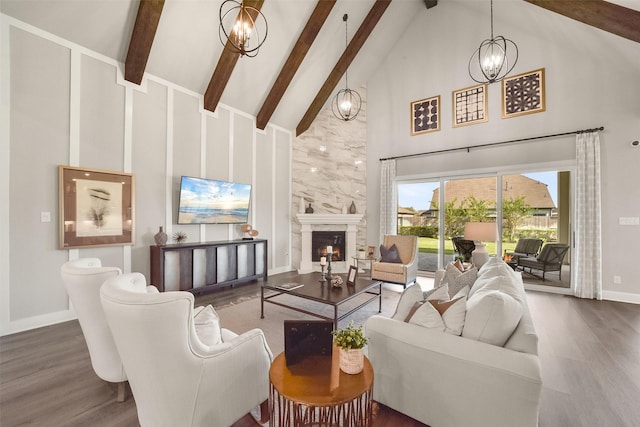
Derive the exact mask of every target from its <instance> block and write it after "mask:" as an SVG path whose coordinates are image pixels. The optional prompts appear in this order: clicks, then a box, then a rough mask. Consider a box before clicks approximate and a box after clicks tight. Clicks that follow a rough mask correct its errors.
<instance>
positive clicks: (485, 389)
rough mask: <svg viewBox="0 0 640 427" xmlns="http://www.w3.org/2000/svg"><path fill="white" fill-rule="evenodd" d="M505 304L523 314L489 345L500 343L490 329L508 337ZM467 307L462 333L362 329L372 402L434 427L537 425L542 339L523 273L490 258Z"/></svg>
mask: <svg viewBox="0 0 640 427" xmlns="http://www.w3.org/2000/svg"><path fill="white" fill-rule="evenodd" d="M413 286H418V285H413ZM409 292H410V288H407V290H406V291H405V294H408V293H409ZM414 293H415V292H414ZM403 297H404V294H403ZM502 301H507V302H509V301H511V303H512V306H511V308H512V309H513V308H514V306H513V301H516V303H515V308H516V309H517V312H518V313H521V315H520V317H519V321H518V320H516V321H515V323H514V321H513V319H511V320H510V321H504V322H502V323H504V324H506V323H511V324H512V325H517V326H511V327H510V328H511V329H510V331H511V333H510V335H505V336H506V337H508V339H507V340H506V343H505V344H504V346H501V345H496V344H490V343H488V342H484V341H489V342H491V341H492V340H494V339H495V334H494V336H492V333H491V332H490V330H491V329H494V330H496V329H497V330H499V331H498V334H499V333H502V334H503V335H504V334H505V330H500V329H501V328H502V326H503V325H501V324H500V320H499V319H500V318H501V314H500V311H501V307H503V306H502V303H501V302H502ZM482 305H484V307H485V309H483V310H480V309H479V308H478V307H480V306H482ZM507 305H508V304H507ZM487 307H494V308H493V309H491V308H490V309H489V310H486V308H487ZM466 310H467V311H466V318H465V324H464V327H463V332H462V336H456V335H452V334H449V333H444V332H442V331H441V330H436V329H428V328H425V327H423V326H419V325H415V324H412V323H407V322H405V321H404V319H400V318H395V319H394V318H386V317H383V316H380V315H376V316H372V317H371V318H369V319H368V320H367V322H366V324H365V331H366V335H367V337H368V339H369V344H368V356H369V359H370V360H371V363H372V365H373V368H374V373H375V383H374V390H373V398H374V400H376V401H378V402H380V403H382V404H384V405H386V406H389V407H391V408H393V409H395V410H397V411H399V412H402V413H404V414H406V415H408V416H410V417H412V418H415V419H416V420H419V421H421V422H423V423H425V424H428V425H429V426H431V427H443V426H455V427H460V426H463V427H464V426H474V427H479V426H491V427H501V426H504V427H507V426H508V427H517V426H537V425H538V409H539V406H540V393H541V389H542V380H541V376H540V364H539V360H538V355H537V342H538V339H537V335H536V332H535V329H534V326H533V322H532V319H531V316H530V313H529V309H528V306H527V302H526V297H525V292H524V286H523V283H522V277H521V274H520V273H516V272H514V271H513V270H511V268H510V267H508V266H507V265H506V264H505V263H504V262H502V261H501V260H499V259H495V260H491V261H490V262H488V263H487V264H485V265H484V266H483V267H482V268H481V269H480V271H479V272H478V274H477V279H476V280H475V283H474V284H473V287H471V289H470V291H469V295H468V299H467V301H466ZM507 311H509V310H507ZM511 311H512V312H513V310H511ZM490 312H493V313H490ZM396 314H397V313H396ZM394 317H397V316H395V315H394ZM507 317H509V316H508V315H507ZM512 317H513V316H512ZM496 322H498V323H496ZM483 334H486V336H484V335H483ZM465 336H472V337H473V338H469V337H465Z"/></svg>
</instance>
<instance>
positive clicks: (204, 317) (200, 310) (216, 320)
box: [193, 304, 222, 346]
mask: <svg viewBox="0 0 640 427" xmlns="http://www.w3.org/2000/svg"><path fill="white" fill-rule="evenodd" d="M193 313H194V314H193V322H194V324H195V327H196V334H197V335H198V338H200V341H202V343H203V344H204V345H207V346H212V345H216V344H220V343H221V342H222V335H221V332H220V317H219V316H218V313H216V311H215V310H214V309H213V307H212V306H211V304H209V305H207V306H206V307H202V306H199V307H196V308H194V309H193Z"/></svg>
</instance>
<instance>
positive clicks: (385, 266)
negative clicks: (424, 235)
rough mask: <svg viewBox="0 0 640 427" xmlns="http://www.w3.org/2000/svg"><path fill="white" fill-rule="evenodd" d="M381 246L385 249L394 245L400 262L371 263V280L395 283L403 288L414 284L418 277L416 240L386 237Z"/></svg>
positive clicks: (413, 238) (405, 237) (412, 237)
mask: <svg viewBox="0 0 640 427" xmlns="http://www.w3.org/2000/svg"><path fill="white" fill-rule="evenodd" d="M382 245H383V246H384V247H385V248H387V249H389V248H391V246H393V245H395V246H396V249H397V251H398V256H399V260H400V262H397V263H396V262H383V261H382V259H381V260H379V261H375V262H373V263H372V264H371V279H373V280H381V281H383V282H387V283H397V284H400V285H402V286H403V287H405V288H406V287H407V285H408V284H410V283H414V282H415V281H416V279H417V276H418V238H417V237H416V236H395V235H386V236H384V242H383V243H382Z"/></svg>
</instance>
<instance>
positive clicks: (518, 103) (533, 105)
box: [502, 68, 546, 119]
mask: <svg viewBox="0 0 640 427" xmlns="http://www.w3.org/2000/svg"><path fill="white" fill-rule="evenodd" d="M545 110H546V105H545V82H544V68H540V69H538V70H534V71H529V72H526V73H522V74H518V75H517V76H513V77H506V78H505V79H504V80H502V118H503V119H507V118H510V117H516V116H522V115H524V114H532V113H541V112H543V111H545Z"/></svg>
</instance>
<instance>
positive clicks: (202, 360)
mask: <svg viewBox="0 0 640 427" xmlns="http://www.w3.org/2000/svg"><path fill="white" fill-rule="evenodd" d="M145 286H146V280H145V277H144V276H143V275H142V274H140V273H131V274H124V275H122V276H118V277H114V278H112V279H110V280H108V281H107V282H105V284H104V285H103V287H102V288H101V290H100V295H101V299H102V305H103V308H104V311H105V314H106V317H107V321H108V323H109V326H110V327H111V331H112V333H113V337H114V340H115V343H116V346H117V347H118V351H119V353H120V356H121V357H122V361H123V363H124V366H125V369H126V370H127V374H128V377H129V384H130V386H131V390H132V392H133V396H134V398H135V401H136V407H137V410H138V419H139V421H140V424H141V425H142V426H153V427H161V426H227V425H231V424H233V423H234V422H235V421H237V420H238V419H240V418H242V417H243V416H244V415H245V414H247V413H249V412H250V411H251V410H252V409H253V408H255V407H256V406H258V405H260V404H263V403H264V402H266V401H267V399H268V397H269V367H270V364H271V360H272V358H273V356H272V354H271V350H270V349H269V346H268V345H267V342H266V340H265V337H264V334H263V333H262V331H261V330H259V329H253V330H250V331H248V332H245V333H243V334H242V335H237V334H235V333H233V332H231V331H229V330H226V329H220V334H221V340H222V342H220V343H219V344H214V345H210V346H209V345H206V344H205V343H204V342H203V341H202V339H201V337H202V335H200V336H199V335H198V332H196V324H195V322H196V320H194V314H193V313H194V308H193V302H194V297H193V295H192V294H191V293H189V292H181V291H179V292H163V293H158V294H147V293H145V291H144V289H145ZM216 326H217V324H216ZM265 407H266V405H263V408H265Z"/></svg>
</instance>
